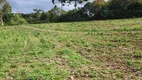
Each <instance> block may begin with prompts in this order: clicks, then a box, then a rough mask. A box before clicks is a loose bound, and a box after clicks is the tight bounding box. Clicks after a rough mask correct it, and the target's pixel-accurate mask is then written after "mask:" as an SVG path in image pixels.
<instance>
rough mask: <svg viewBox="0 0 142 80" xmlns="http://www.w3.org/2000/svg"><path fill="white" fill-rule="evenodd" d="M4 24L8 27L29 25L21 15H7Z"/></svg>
mask: <svg viewBox="0 0 142 80" xmlns="http://www.w3.org/2000/svg"><path fill="white" fill-rule="evenodd" d="M4 22H5V23H6V24H8V25H20V24H27V21H26V20H25V19H24V18H23V17H21V16H20V15H19V14H7V15H5V16H4Z"/></svg>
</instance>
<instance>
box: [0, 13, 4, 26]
mask: <svg viewBox="0 0 142 80" xmlns="http://www.w3.org/2000/svg"><path fill="white" fill-rule="evenodd" d="M0 21H1V25H2V26H3V25H4V23H3V15H1V17H0Z"/></svg>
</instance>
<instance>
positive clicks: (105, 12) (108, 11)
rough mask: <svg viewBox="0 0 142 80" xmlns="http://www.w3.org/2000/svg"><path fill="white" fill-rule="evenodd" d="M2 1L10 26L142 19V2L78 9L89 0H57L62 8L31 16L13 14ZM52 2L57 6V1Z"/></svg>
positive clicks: (117, 0) (113, 0) (115, 1)
mask: <svg viewBox="0 0 142 80" xmlns="http://www.w3.org/2000/svg"><path fill="white" fill-rule="evenodd" d="M2 1H4V0H0V5H2V6H0V7H1V8H0V15H1V16H0V18H1V23H2V22H3V21H4V23H5V24H8V25H15V24H26V23H31V24H36V23H50V22H73V21H89V20H104V19H122V18H134V17H142V0H108V1H104V0H94V1H93V2H86V4H85V5H84V6H83V7H81V8H77V4H79V3H82V2H84V1H87V0H57V1H58V2H60V3H61V8H59V7H57V6H56V5H55V7H54V8H52V9H51V10H49V11H47V12H45V11H43V10H41V9H33V11H34V12H33V13H30V14H24V13H11V6H10V5H9V3H8V2H6V3H5V5H3V4H2ZM72 1H75V2H74V3H75V5H74V6H75V9H73V10H69V11H64V10H63V9H62V7H63V6H64V5H65V3H69V4H71V3H72ZM51 2H52V3H53V4H56V2H55V0H52V1H51ZM2 19H3V20H2Z"/></svg>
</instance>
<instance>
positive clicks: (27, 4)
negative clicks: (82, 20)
mask: <svg viewBox="0 0 142 80" xmlns="http://www.w3.org/2000/svg"><path fill="white" fill-rule="evenodd" d="M7 1H8V2H9V3H10V5H11V7H12V12H13V13H17V12H20V13H32V12H33V9H41V10H44V11H48V10H50V9H51V8H53V7H54V6H55V5H54V4H52V0H7ZM89 1H90V2H91V1H93V0H89ZM84 4H85V3H83V4H78V7H82V6H83V5H84ZM56 5H57V6H58V7H60V3H56ZM63 9H64V10H66V11H68V10H71V9H74V4H73V3H72V4H71V5H69V6H68V4H66V5H65V6H64V7H63Z"/></svg>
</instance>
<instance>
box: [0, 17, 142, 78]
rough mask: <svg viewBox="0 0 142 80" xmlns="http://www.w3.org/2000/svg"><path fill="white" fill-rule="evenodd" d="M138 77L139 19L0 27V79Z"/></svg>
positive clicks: (141, 51)
mask: <svg viewBox="0 0 142 80" xmlns="http://www.w3.org/2000/svg"><path fill="white" fill-rule="evenodd" d="M19 79H20V80H117V79H118V80H119V79H124V80H141V79H142V18H136V19H123V20H106V21H90V22H71V23H49V24H30V25H18V26H4V27H0V80H19Z"/></svg>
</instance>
